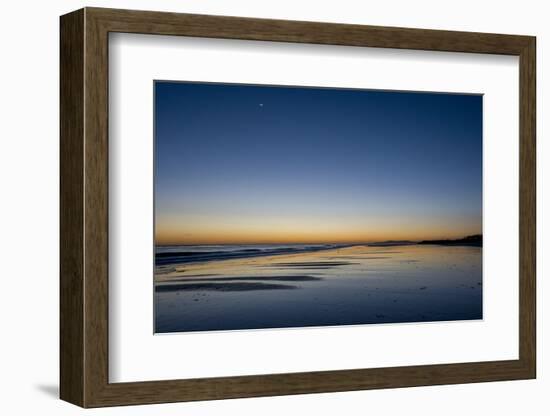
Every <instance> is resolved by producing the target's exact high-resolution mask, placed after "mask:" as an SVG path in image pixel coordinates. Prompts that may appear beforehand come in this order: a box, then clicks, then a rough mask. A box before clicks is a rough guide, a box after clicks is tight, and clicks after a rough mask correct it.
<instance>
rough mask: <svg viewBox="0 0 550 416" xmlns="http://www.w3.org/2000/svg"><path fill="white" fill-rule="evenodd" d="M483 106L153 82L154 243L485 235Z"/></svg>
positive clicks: (391, 95)
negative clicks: (483, 216)
mask: <svg viewBox="0 0 550 416" xmlns="http://www.w3.org/2000/svg"><path fill="white" fill-rule="evenodd" d="M481 205H482V96H480V95H458V94H430V93H412V92H410V93H403V92H390V91H367V90H357V89H352V90H345V89H332V88H331V89H322V88H302V87H300V88H293V87H271V86H249V85H241V84H214V83H213V84H207V83H206V84H205V83H184V82H155V238H156V243H157V244H211V243H291V242H295V243H307V242H309V243H317V242H368V241H375V240H386V239H412V240H418V239H427V238H455V237H461V236H465V235H469V234H477V233H481V217H482V207H481Z"/></svg>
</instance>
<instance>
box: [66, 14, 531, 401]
mask: <svg viewBox="0 0 550 416" xmlns="http://www.w3.org/2000/svg"><path fill="white" fill-rule="evenodd" d="M109 32H127V33H144V34H157V35H175V36H198V37H211V38H226V39H248V40H258V41H281V42H300V43H316V44H331V45H347V46H358V47H365V46H368V47H384V48H399V49H420V50H433V51H450V52H471V53H489V54H505V55H517V56H519V57H520V106H519V107H520V108H519V112H520V189H519V192H520V270H519V284H520V299H519V301H520V320H519V323H520V328H519V331H520V344H519V353H520V356H519V359H518V360H510V361H493V362H477V363H461V364H445V365H427V366H408V367H392V368H374V369H355V370H339V371H324V372H309V373H290V374H267V375H254V376H239V377H220V378H206V379H189V380H169V381H148V382H139V383H109V380H108V362H109V351H108V307H109V301H108V295H109V293H108V283H109V277H108V221H109V218H108V33H109ZM535 49H536V48H535V39H534V38H533V37H528V36H515V35H499V34H485V33H466V32H449V31H434V30H422V29H404V28H387V27H376V26H360V25H342V24H325V23H314V22H293V21H281V20H266V19H250V18H238V17H222V16H204V15H188V14H176V13H159V12H145V11H129V10H113V9H97V8H86V9H83V10H79V11H76V12H73V13H71V14H69V15H66V16H63V17H62V18H61V397H62V398H63V399H64V400H67V401H69V402H71V403H75V404H78V405H80V406H83V407H99V406H115V405H129V404H144V403H161V402H176V401H190V400H210V399H225V398H236V397H256V396H268V395H284V394H304V393H320V392H331V391H348V390H362V389H377V388H396V387H410V386H422V385H436V384H452V383H472V382H485V381H499V380H516V379H527V378H534V377H535V374H536V360H535V357H536V347H535V344H536V335H535V248H536V247H535V245H536V239H535V223H536V221H535V215H536V212H535V201H536V195H535V106H536V99H535Z"/></svg>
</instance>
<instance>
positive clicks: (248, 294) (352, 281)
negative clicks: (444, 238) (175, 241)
mask: <svg viewBox="0 0 550 416" xmlns="http://www.w3.org/2000/svg"><path fill="white" fill-rule="evenodd" d="M395 248H396V247H388V248H387V249H384V248H383V247H379V246H377V247H369V246H352V247H349V246H348V247H338V248H332V249H326V250H316V251H312V252H305V253H299V254H280V255H269V256H255V257H245V258H238V259H223V260H216V261H203V262H195V263H187V264H183V265H178V264H176V265H173V264H168V265H167V264H165V263H163V264H162V265H161V266H158V267H157V271H156V274H155V297H156V302H155V322H156V328H155V329H156V332H182V331H206V330H231V329H257V328H284V327H304V326H324V325H350V324H373V323H398V322H419V321H442V320H449V321H450V320H466V319H481V318H482V278H481V254H482V249H481V248H480V247H461V246H452V247H448V246H437V245H407V246H401V247H399V250H395ZM289 270H292V274H291V275H289V273H288V271H289Z"/></svg>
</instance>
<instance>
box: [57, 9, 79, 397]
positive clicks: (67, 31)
mask: <svg viewBox="0 0 550 416" xmlns="http://www.w3.org/2000/svg"><path fill="white" fill-rule="evenodd" d="M60 29H61V36H60V38H61V39H60V40H61V44H60V48H61V50H60V86H61V89H60V97H59V102H60V117H61V119H60V157H59V160H60V184H59V185H60V214H61V215H60V250H59V252H60V388H59V394H60V397H61V398H62V399H63V400H67V401H69V402H71V403H75V404H78V405H81V406H82V405H84V391H83V386H84V383H83V377H84V374H85V367H84V326H83V325H84V313H83V305H84V286H83V283H84V280H83V279H84V272H83V256H84V228H83V222H84V210H83V199H84V184H83V180H82V179H83V173H84V157H83V151H82V149H83V139H84V107H83V106H84V76H83V74H84V12H83V11H82V10H79V11H77V12H75V13H72V14H70V15H68V16H66V17H64V18H63V19H61V22H60Z"/></svg>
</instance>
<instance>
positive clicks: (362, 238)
mask: <svg viewBox="0 0 550 416" xmlns="http://www.w3.org/2000/svg"><path fill="white" fill-rule="evenodd" d="M481 233H482V231H481V223H480V221H479V220H478V221H475V220H471V221H468V220H465V221H463V222H461V223H460V224H457V223H454V224H452V225H449V224H448V222H447V221H445V218H441V219H440V220H438V219H434V218H430V219H429V220H425V221H422V220H419V219H418V218H415V219H402V220H395V219H388V218H383V219H378V220H373V221H367V220H364V221H363V222H362V223H360V224H358V223H352V222H351V221H346V219H345V218H344V219H342V220H337V221H334V219H333V220H332V221H330V222H327V221H320V220H319V219H312V218H298V219H292V220H290V219H288V218H284V219H280V220H279V219H273V218H270V219H266V218H249V219H246V220H243V219H232V220H231V219H226V221H222V220H221V219H220V218H216V219H208V218H207V219H203V218H201V219H198V218H197V219H195V221H182V219H181V218H171V219H166V218H163V221H158V222H157V224H156V229H155V243H156V244H159V245H177V244H190V245H193V244H277V243H280V244H293V243H294V244H300V243H362V242H372V241H385V240H412V241H418V240H425V239H441V238H461V237H465V236H467V235H472V234H481Z"/></svg>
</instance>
